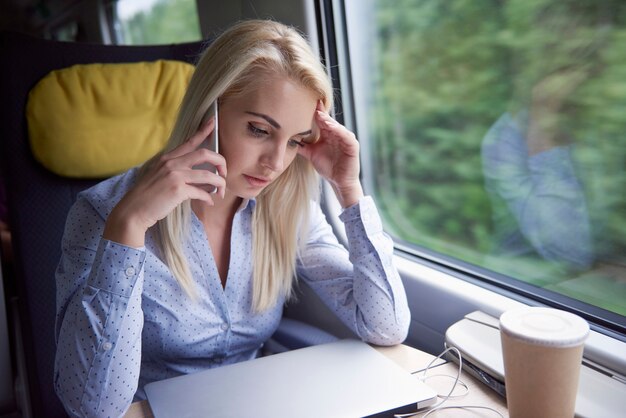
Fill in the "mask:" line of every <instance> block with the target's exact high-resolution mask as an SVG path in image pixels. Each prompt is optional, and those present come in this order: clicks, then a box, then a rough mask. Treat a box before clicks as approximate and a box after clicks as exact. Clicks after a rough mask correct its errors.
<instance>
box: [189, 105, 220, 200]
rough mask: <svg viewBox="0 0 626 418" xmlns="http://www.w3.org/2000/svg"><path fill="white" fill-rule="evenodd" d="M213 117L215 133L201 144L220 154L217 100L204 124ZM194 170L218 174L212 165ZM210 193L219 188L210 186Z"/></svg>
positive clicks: (207, 164)
mask: <svg viewBox="0 0 626 418" xmlns="http://www.w3.org/2000/svg"><path fill="white" fill-rule="evenodd" d="M211 116H213V117H214V118H215V127H214V128H213V132H212V133H211V135H209V136H208V137H207V138H206V139H205V140H204V141H202V144H200V146H201V147H204V148H206V149H208V150H210V151H213V152H216V153H219V152H220V145H219V126H218V121H219V118H218V110H217V99H215V102H213V105H212V106H211V108H210V109H209V111H208V112H207V116H206V117H205V118H204V119H203V121H202V123H206V121H207V120H209V118H210V117H211ZM194 168H196V169H199V170H209V171H211V172H212V173H215V174H217V168H215V166H214V165H213V164H210V163H203V164H200V165H197V166H195V167H194ZM209 192H210V193H215V192H217V187H215V186H209Z"/></svg>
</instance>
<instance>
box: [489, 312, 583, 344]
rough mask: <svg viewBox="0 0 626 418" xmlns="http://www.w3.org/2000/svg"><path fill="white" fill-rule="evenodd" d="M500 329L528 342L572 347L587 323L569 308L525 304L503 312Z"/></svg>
mask: <svg viewBox="0 0 626 418" xmlns="http://www.w3.org/2000/svg"><path fill="white" fill-rule="evenodd" d="M500 330H501V331H503V332H505V333H507V334H508V335H509V336H512V337H515V338H518V339H521V340H523V341H526V342H529V343H532V344H538V345H545V346H554V347H572V346H577V345H580V344H581V343H583V342H584V341H585V340H586V339H587V336H588V335H589V324H588V323H587V321H585V320H584V319H582V318H581V317H579V316H577V315H574V314H572V313H569V312H565V311H561V310H558V309H552V308H542V307H534V306H528V307H524V308H518V309H511V310H509V311H506V312H504V313H503V314H502V315H501V316H500Z"/></svg>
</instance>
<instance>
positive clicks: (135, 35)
mask: <svg viewBox="0 0 626 418" xmlns="http://www.w3.org/2000/svg"><path fill="white" fill-rule="evenodd" d="M121 24H122V35H123V38H124V43H125V44H129V45H146V44H171V43H180V42H192V41H197V40H199V39H200V38H201V34H200V24H199V21H198V12H197V9H196V2H195V0H158V1H157V2H156V3H155V4H154V5H153V6H152V8H150V9H149V10H145V11H140V12H138V13H136V14H134V15H133V16H131V17H130V18H128V19H127V20H122V21H121Z"/></svg>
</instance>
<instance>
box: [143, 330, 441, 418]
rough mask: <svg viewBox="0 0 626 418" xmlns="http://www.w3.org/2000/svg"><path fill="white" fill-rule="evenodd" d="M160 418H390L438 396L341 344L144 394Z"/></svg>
mask: <svg viewBox="0 0 626 418" xmlns="http://www.w3.org/2000/svg"><path fill="white" fill-rule="evenodd" d="M145 390H146V395H147V397H148V402H149V403H150V407H151V408H152V412H153V413H154V416H155V418H173V417H175V418H196V417H212V418H213V417H214V418H224V417H237V418H241V417H254V418H282V417H299V418H300V417H311V418H333V417H337V418H351V417H355V418H357V417H358V418H360V417H369V416H392V414H391V411H393V412H395V413H403V412H412V411H415V409H416V408H423V407H426V406H429V405H432V404H433V403H435V401H436V396H437V394H436V392H435V391H434V390H433V389H431V388H430V387H428V386H427V385H426V384H425V383H423V382H421V381H420V380H419V379H418V378H417V377H416V376H414V375H411V374H410V373H408V372H407V371H405V370H404V369H402V368H401V367H400V366H398V365H397V364H396V363H394V362H393V361H392V360H390V359H388V358H387V357H385V356H384V355H383V354H380V353H379V352H377V351H376V350H375V349H374V348H372V347H370V346H369V345H367V344H365V343H363V342H361V341H356V340H340V341H337V342H332V343H328V344H321V345H316V346H312V347H307V348H303V349H299V350H294V351H288V352H285V353H281V354H274V355H272V356H268V357H261V358H258V359H255V360H250V361H246V362H242V363H237V364H231V365H227V366H222V367H218V368H216V369H210V370H206V371H203V372H199V373H194V374H189V375H184V376H179V377H175V378H172V379H167V380H162V381H159V382H153V383H149V384H147V385H146V387H145Z"/></svg>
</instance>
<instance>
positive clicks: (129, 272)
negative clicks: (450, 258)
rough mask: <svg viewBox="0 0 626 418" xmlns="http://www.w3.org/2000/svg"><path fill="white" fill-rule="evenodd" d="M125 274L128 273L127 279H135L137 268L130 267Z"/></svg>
mask: <svg viewBox="0 0 626 418" xmlns="http://www.w3.org/2000/svg"><path fill="white" fill-rule="evenodd" d="M124 273H126V277H133V276H134V275H135V268H134V267H128V268H127V269H126V271H124Z"/></svg>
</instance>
